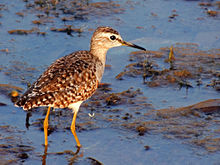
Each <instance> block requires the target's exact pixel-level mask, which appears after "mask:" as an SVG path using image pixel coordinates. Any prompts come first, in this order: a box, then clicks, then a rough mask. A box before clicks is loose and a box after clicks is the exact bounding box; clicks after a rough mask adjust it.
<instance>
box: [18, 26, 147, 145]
mask: <svg viewBox="0 0 220 165" xmlns="http://www.w3.org/2000/svg"><path fill="white" fill-rule="evenodd" d="M123 45H124V46H130V47H133V48H137V49H141V50H145V49H144V48H142V47H140V46H137V45H135V44H132V43H129V42H126V41H124V40H123V39H122V37H121V36H120V34H119V33H118V32H117V31H116V30H114V29H112V28H111V27H98V28H97V29H96V30H95V32H94V34H93V36H92V39H91V43H90V50H89V51H77V52H74V53H71V54H69V55H67V56H64V57H61V58H60V59H58V60H56V61H55V62H54V63H53V64H52V65H50V66H49V67H48V69H47V70H46V71H45V72H44V73H43V74H42V75H41V76H40V77H39V78H38V79H37V81H36V82H34V83H33V85H32V86H31V87H30V88H29V89H28V90H27V91H26V92H25V93H24V94H23V95H22V96H21V97H20V98H19V100H18V101H17V102H16V103H15V105H16V106H19V107H22V108H23V109H24V110H29V109H31V108H34V107H40V106H47V107H48V110H47V114H46V117H45V120H44V124H43V125H44V136H45V146H47V145H48V140H47V136H48V117H49V114H50V108H51V107H53V108H69V109H72V110H73V112H74V115H73V120H72V124H71V127H70V128H71V131H72V134H73V136H74V138H75V140H76V143H77V147H78V148H80V147H81V144H80V142H79V139H78V137H77V135H76V131H75V121H76V116H77V112H78V110H79V107H80V105H81V104H82V102H83V101H85V100H87V99H88V98H89V97H91V96H92V95H93V94H94V92H95V91H96V89H97V87H98V84H99V82H100V81H101V79H102V76H103V72H104V69H105V61H106V53H107V51H108V49H110V48H112V47H117V46H123Z"/></svg>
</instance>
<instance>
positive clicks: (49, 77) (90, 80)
mask: <svg viewBox="0 0 220 165" xmlns="http://www.w3.org/2000/svg"><path fill="white" fill-rule="evenodd" d="M95 60H98V59H95ZM97 83H98V79H97V76H96V61H94V57H92V56H91V54H89V52H87V51H80V52H76V53H73V54H70V55H68V56H64V57H62V58H60V59H58V60H56V61H55V62H54V63H53V64H52V65H51V66H49V68H48V69H47V70H46V71H45V72H44V73H43V74H42V75H41V76H40V77H39V78H38V80H37V81H36V82H35V83H34V84H33V85H32V86H31V87H30V88H29V89H28V90H27V92H25V93H24V95H23V96H22V97H21V98H20V99H19V100H18V102H17V103H16V105H17V106H22V107H23V108H24V109H30V108H33V107H38V106H53V107H56V108H64V107H67V106H68V105H69V104H70V103H74V102H77V101H84V100H86V99H87V98H89V97H90V96H91V95H92V94H93V93H94V92H95V90H96V88H97Z"/></svg>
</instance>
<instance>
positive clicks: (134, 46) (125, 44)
mask: <svg viewBox="0 0 220 165" xmlns="http://www.w3.org/2000/svg"><path fill="white" fill-rule="evenodd" d="M120 42H121V43H122V45H124V46H130V47H133V48H136V49H140V50H144V51H146V49H145V48H142V47H140V46H138V45H135V44H132V43H130V42H126V41H120Z"/></svg>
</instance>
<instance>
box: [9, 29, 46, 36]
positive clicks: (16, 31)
mask: <svg viewBox="0 0 220 165" xmlns="http://www.w3.org/2000/svg"><path fill="white" fill-rule="evenodd" d="M8 33H9V34H18V35H28V34H32V33H35V34H39V35H43V36H44V35H46V32H40V29H38V28H32V29H30V30H24V29H15V30H9V31H8Z"/></svg>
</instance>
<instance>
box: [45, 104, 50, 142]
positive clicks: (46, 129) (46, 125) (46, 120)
mask: <svg viewBox="0 0 220 165" xmlns="http://www.w3.org/2000/svg"><path fill="white" fill-rule="evenodd" d="M49 114H50V107H48V110H47V114H46V117H45V119H44V139H45V143H44V144H45V146H47V145H48V141H47V136H48V125H49V124H48V118H49Z"/></svg>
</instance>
